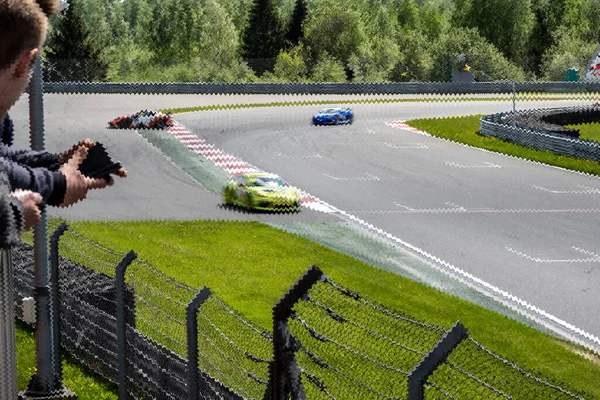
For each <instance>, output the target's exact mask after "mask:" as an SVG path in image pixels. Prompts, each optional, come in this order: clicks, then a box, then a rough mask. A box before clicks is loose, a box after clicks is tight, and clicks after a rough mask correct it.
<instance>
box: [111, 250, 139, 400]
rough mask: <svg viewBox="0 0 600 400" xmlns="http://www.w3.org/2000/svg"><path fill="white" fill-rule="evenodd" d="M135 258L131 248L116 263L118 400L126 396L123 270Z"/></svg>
mask: <svg viewBox="0 0 600 400" xmlns="http://www.w3.org/2000/svg"><path fill="white" fill-rule="evenodd" d="M136 258H137V254H135V252H134V251H133V250H131V251H129V253H127V254H126V255H125V257H123V259H122V260H121V262H120V263H119V265H117V269H116V273H115V289H116V300H117V354H118V357H119V400H125V399H126V398H127V354H126V350H127V340H126V334H127V325H126V320H125V270H126V269H127V267H128V266H129V264H131V263H132V262H133V260H135V259H136Z"/></svg>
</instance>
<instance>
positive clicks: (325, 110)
mask: <svg viewBox="0 0 600 400" xmlns="http://www.w3.org/2000/svg"><path fill="white" fill-rule="evenodd" d="M338 111H339V110H338V109H337V108H326V109H324V110H323V111H321V113H323V114H335V113H336V112H338Z"/></svg>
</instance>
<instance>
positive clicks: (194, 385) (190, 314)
mask: <svg viewBox="0 0 600 400" xmlns="http://www.w3.org/2000/svg"><path fill="white" fill-rule="evenodd" d="M209 296H210V290H209V289H208V288H207V287H203V288H202V290H200V291H199V292H198V294H196V296H194V298H193V299H192V301H190V303H189V304H188V306H187V310H186V323H187V350H188V365H187V367H188V400H198V315H197V314H196V312H197V311H198V308H200V306H201V305H202V303H204V301H206V299H208V297H209Z"/></svg>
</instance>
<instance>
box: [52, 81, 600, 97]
mask: <svg viewBox="0 0 600 400" xmlns="http://www.w3.org/2000/svg"><path fill="white" fill-rule="evenodd" d="M513 84H514V90H515V91H517V92H548V93H590V92H600V82H512V81H497V82H475V83H450V82H392V83H206V82H199V83H198V82H190V83H166V82H156V83H152V82H146V83H132V82H126V83H103V82H44V92H45V93H115V94H348V95H350V94H486V93H487V94H493V93H513Z"/></svg>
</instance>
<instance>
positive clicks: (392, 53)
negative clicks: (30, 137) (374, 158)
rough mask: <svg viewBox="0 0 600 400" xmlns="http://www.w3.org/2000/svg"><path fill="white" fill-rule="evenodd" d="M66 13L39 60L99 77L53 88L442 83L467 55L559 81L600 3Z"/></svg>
mask: <svg viewBox="0 0 600 400" xmlns="http://www.w3.org/2000/svg"><path fill="white" fill-rule="evenodd" d="M72 8H73V10H76V11H75V14H73V13H70V14H69V16H68V17H67V16H66V15H65V16H57V17H54V18H53V19H52V20H51V28H50V30H49V31H50V34H49V40H48V48H47V49H46V52H45V53H46V54H45V56H46V59H47V60H48V61H49V63H50V62H54V63H55V64H56V63H57V62H58V59H59V58H70V59H74V58H79V59H81V58H86V59H88V60H95V61H94V62H95V65H97V66H98V68H96V67H94V68H92V69H90V68H86V69H84V68H83V67H81V66H77V64H76V63H75V62H71V64H70V66H69V67H64V68H62V67H61V68H60V69H61V70H64V72H62V75H64V76H62V77H59V76H58V75H57V74H58V73H59V72H60V71H59V69H55V71H54V74H55V75H54V76H53V78H54V79H67V78H66V76H67V75H68V76H70V77H69V78H68V79H84V78H85V77H84V76H78V75H76V74H75V71H76V70H78V69H79V70H80V71H84V70H87V72H88V75H89V77H88V78H87V79H96V80H100V79H104V78H105V77H106V79H108V80H111V81H152V80H155V81H177V80H186V81H253V80H257V79H258V80H263V81H285V82H298V81H310V80H315V79H316V80H328V79H331V80H333V81H344V80H345V79H346V78H347V77H348V76H349V75H350V74H351V75H352V76H353V80H355V81H359V82H361V81H362V82H365V81H372V82H382V81H409V80H412V81H414V80H440V79H441V80H449V79H450V72H451V71H450V68H449V59H450V57H451V56H452V55H456V54H471V55H474V56H475V57H476V59H477V60H478V61H477V62H476V63H475V64H476V65H472V67H474V71H475V76H476V79H479V80H487V79H507V78H511V77H512V78H515V77H516V78H520V79H525V77H527V79H534V78H537V79H540V78H541V79H560V80H562V79H564V70H566V68H568V67H573V66H575V67H578V68H580V69H582V72H583V68H585V64H586V63H587V61H588V59H589V58H590V57H591V55H592V52H593V51H594V49H595V46H596V44H597V42H598V40H599V39H600V24H599V23H598V22H597V21H598V20H599V19H600V0H354V1H352V2H344V1H342V0H75V1H74V3H73V7H72ZM283 20H285V24H284V23H283V22H282V21H283ZM86 27H87V28H88V29H86ZM244 60H245V61H246V62H245V61H244ZM248 64H249V65H248ZM106 65H108V66H109V67H108V71H107V70H106ZM250 67H251V68H250ZM455 67H456V66H455ZM253 70H254V71H253ZM266 71H269V73H265V72H266ZM343 71H345V73H342V72H343ZM48 73H50V70H48ZM347 74H348V75H347ZM582 75H583V73H582ZM257 76H258V78H257Z"/></svg>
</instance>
